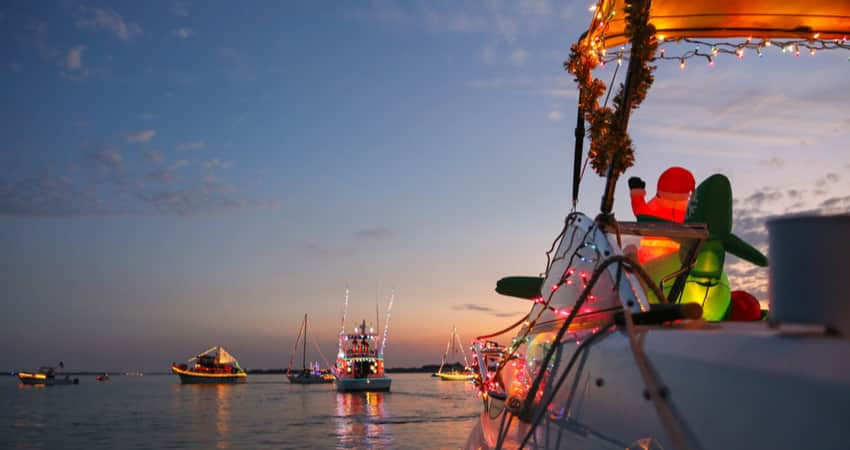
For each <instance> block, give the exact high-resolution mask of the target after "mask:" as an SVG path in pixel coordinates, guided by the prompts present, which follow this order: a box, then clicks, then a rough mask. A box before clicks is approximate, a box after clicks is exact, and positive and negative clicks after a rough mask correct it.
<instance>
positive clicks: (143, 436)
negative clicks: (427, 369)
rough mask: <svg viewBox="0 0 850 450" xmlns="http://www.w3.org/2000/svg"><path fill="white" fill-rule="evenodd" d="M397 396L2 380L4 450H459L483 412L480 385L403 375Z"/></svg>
mask: <svg viewBox="0 0 850 450" xmlns="http://www.w3.org/2000/svg"><path fill="white" fill-rule="evenodd" d="M392 377H393V386H392V392H390V393H368V394H362V393H361V394H337V393H336V392H335V391H334V390H333V385H313V386H298V385H291V384H289V383H288V382H286V381H285V379H284V377H283V376H282V375H250V376H249V380H248V383H247V384H244V385H230V386H228V385H219V386H215V385H211V386H203V385H180V384H179V380H178V379H177V377H176V376H165V375H162V376H144V377H124V376H115V377H112V380H110V381H108V382H103V383H99V382H97V381H95V379H94V377H93V376H91V377H80V384H79V385H77V386H54V387H47V388H37V387H32V386H21V385H19V384H18V380H17V379H16V378H12V377H0V399H2V403H0V426H1V427H2V428H1V429H0V448H70V449H82V448H86V449H88V448H404V449H408V448H457V447H459V446H461V445H463V443H464V442H465V440H466V436H467V434H468V433H469V430H470V429H471V428H472V426H473V424H474V420H475V417H476V415H477V413H478V412H479V411H480V410H481V403H480V401H478V400H476V398H475V395H474V393H473V392H472V391H471V390H470V389H471V386H470V385H469V384H467V383H462V382H446V381H439V380H437V379H436V378H432V377H430V375H427V374H395V375H393V376H392Z"/></svg>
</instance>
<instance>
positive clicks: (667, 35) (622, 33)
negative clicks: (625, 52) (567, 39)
mask: <svg viewBox="0 0 850 450" xmlns="http://www.w3.org/2000/svg"><path fill="white" fill-rule="evenodd" d="M626 3H627V1H626V0H600V2H599V3H598V4H597V5H596V8H595V10H594V11H595V16H594V19H593V22H592V24H591V27H590V29H589V30H588V32H587V33H586V38H587V39H589V40H590V42H598V43H599V45H600V46H601V47H602V48H606V49H610V48H613V47H618V46H621V45H624V44H626V43H627V42H628V40H629V39H628V38H627V37H626V30H625V28H626V12H625V8H626ZM649 22H650V23H651V24H652V25H654V26H655V30H656V33H655V34H656V36H658V37H663V38H664V39H668V40H669V39H679V38H707V39H722V38H748V37H751V38H755V39H771V38H797V39H844V38H846V37H847V36H848V35H850V0H834V1H829V2H826V1H810V0H783V1H776V0H746V1H743V0H690V1H681V0H652V2H651V6H650V13H649Z"/></svg>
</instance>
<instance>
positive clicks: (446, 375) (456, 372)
mask: <svg viewBox="0 0 850 450" xmlns="http://www.w3.org/2000/svg"><path fill="white" fill-rule="evenodd" d="M458 353H460V355H461V356H462V357H463V366H460V363H459V362H457V361H452V362H451V363H450V364H449V366H448V367H446V359H447V358H449V357H450V356H449V355H451V358H452V359H453V360H454V359H455V357H456V356H457V354H458ZM458 366H460V367H458ZM434 376H435V377H438V378H439V379H440V380H442V381H468V380H471V379H472V376H473V372H472V369H470V368H469V360H468V359H467V358H466V352H464V351H463V345H462V344H461V343H460V338H459V337H458V335H457V328H455V326H454V325H452V334H451V335H450V336H449V342H448V343H447V344H446V351H445V352H444V353H443V359H442V360H440V368H439V369H437V372H436V373H434Z"/></svg>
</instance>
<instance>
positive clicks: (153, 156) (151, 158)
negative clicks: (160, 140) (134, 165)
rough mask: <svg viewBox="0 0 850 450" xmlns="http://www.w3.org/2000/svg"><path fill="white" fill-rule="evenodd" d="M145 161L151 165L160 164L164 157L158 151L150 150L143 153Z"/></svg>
mask: <svg viewBox="0 0 850 450" xmlns="http://www.w3.org/2000/svg"><path fill="white" fill-rule="evenodd" d="M145 161H147V162H149V163H153V164H161V163H162V162H163V161H165V155H163V154H162V152H161V151H159V150H150V151H147V152H145Z"/></svg>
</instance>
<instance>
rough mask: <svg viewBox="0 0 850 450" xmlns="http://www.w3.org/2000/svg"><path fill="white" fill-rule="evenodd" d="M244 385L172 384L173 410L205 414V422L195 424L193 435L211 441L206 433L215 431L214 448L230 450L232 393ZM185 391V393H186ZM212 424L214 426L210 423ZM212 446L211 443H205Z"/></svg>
mask: <svg viewBox="0 0 850 450" xmlns="http://www.w3.org/2000/svg"><path fill="white" fill-rule="evenodd" d="M243 386H244V385H238V384H174V385H172V391H173V393H174V396H173V401H174V408H173V409H174V410H176V411H182V410H186V409H188V410H190V411H197V412H201V411H202V412H204V413H205V414H204V415H205V416H206V417H207V418H208V419H209V421H208V420H201V421H197V422H194V427H197V429H196V430H194V431H195V433H193V434H196V435H199V436H200V435H206V436H208V437H210V438H211V437H212V433H208V431H209V430H211V429H215V439H214V442H215V448H232V447H233V444H234V442H233V441H234V438H233V433H232V431H233V427H232V426H231V422H232V418H231V416H232V413H231V403H232V397H233V395H234V394H233V390H234V389H240V388H242V387H243ZM187 391H188V392H187ZM212 421H214V423H213V422H212ZM210 425H212V426H210ZM206 443H209V444H211V443H212V442H209V441H207V442H205V444H206Z"/></svg>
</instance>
